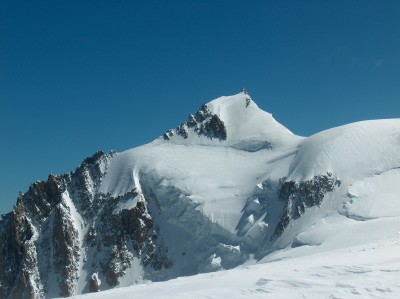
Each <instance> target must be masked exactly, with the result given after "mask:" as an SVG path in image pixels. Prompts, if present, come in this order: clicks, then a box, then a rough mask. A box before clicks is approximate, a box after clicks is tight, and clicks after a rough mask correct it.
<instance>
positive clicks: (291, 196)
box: [272, 172, 340, 238]
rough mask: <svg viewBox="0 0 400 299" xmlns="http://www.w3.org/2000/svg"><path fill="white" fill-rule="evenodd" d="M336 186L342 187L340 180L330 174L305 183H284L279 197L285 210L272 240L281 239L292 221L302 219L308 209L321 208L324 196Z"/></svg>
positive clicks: (315, 177) (318, 176)
mask: <svg viewBox="0 0 400 299" xmlns="http://www.w3.org/2000/svg"><path fill="white" fill-rule="evenodd" d="M335 186H340V180H335V179H334V178H333V176H332V173H330V172H328V173H326V174H324V175H317V176H314V178H312V179H311V180H307V181H303V182H293V181H282V184H281V187H280V189H279V191H278V197H279V199H280V200H281V201H282V202H283V203H284V204H285V208H284V211H283V213H282V215H281V217H280V220H279V222H278V224H277V226H276V228H275V231H274V234H273V236H272V238H277V237H279V236H280V235H281V234H282V232H283V231H284V230H285V228H286V227H287V225H288V224H289V222H290V220H291V219H298V218H299V217H301V215H302V214H303V213H304V212H305V211H306V209H307V208H311V207H313V206H320V204H321V203H322V200H323V199H324V196H325V195H326V194H327V193H328V192H332V191H333V190H334V189H335Z"/></svg>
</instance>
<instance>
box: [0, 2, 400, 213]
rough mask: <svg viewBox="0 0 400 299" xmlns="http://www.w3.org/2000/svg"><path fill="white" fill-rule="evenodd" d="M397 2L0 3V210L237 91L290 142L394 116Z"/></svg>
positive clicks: (399, 36)
mask: <svg viewBox="0 0 400 299" xmlns="http://www.w3.org/2000/svg"><path fill="white" fill-rule="evenodd" d="M399 16H400V1H397V0H393V1H378V0H376V1H369V0H365V1H364V0H354V1H341V0H338V1H321V0H318V1H297V0H293V1H267V0H260V1H232V0H230V1H215V0H202V1H185V0H181V1H151V0H150V1H144V0H143V1H82V0H80V1H19V0H2V1H1V4H0V30H1V31H0V34H1V39H0V40H1V44H0V46H1V48H0V59H1V60H0V72H1V73H0V76H1V77H0V100H1V104H0V105H1V106H0V118H1V120H0V122H1V123H0V124H1V131H0V133H1V135H0V137H1V140H0V142H1V144H0V163H1V164H0V167H1V168H0V171H1V173H0V213H4V212H7V211H10V210H11V208H12V205H13V204H14V203H15V201H16V197H17V194H18V191H23V192H24V191H26V190H27V189H28V186H29V184H30V183H32V182H33V181H35V180H42V179H46V178H47V175H48V174H49V173H64V172H69V171H70V170H73V169H75V167H76V166H77V165H78V164H79V163H80V162H81V161H82V160H83V159H84V158H85V157H87V156H90V155H91V154H93V153H94V152H95V151H97V150H100V149H102V150H104V151H106V152H108V151H109V150H111V149H115V150H117V151H124V150H126V149H129V148H132V147H135V146H138V145H141V144H144V143H147V142H149V141H151V140H152V139H153V138H155V137H157V136H159V135H161V134H162V133H163V132H164V131H166V130H167V129H169V128H172V127H175V126H177V125H178V124H180V123H181V122H182V121H184V120H185V119H186V117H187V115H188V114H189V113H190V112H195V111H196V110H197V108H198V107H199V106H200V105H201V104H203V103H205V102H208V101H210V100H212V99H214V98H216V97H219V96H221V95H230V94H235V93H237V92H238V91H239V90H240V89H241V88H242V87H246V88H247V89H248V90H249V92H250V94H251V96H252V97H253V99H254V100H255V101H256V103H257V104H258V105H259V106H260V107H261V108H262V109H264V110H267V111H269V112H271V113H272V114H273V115H274V117H275V118H276V119H277V120H278V121H279V122H281V123H282V124H284V125H285V126H286V127H288V128H289V129H290V130H292V131H293V132H294V133H296V134H299V135H304V136H308V135H311V134H313V133H316V132H318V131H321V130H324V129H328V128H331V127H334V126H338V125H342V124H345V123H349V122H354V121H358V120H365V119H377V118H398V117H400V17H399Z"/></svg>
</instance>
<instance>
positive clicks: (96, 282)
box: [89, 273, 101, 293]
mask: <svg viewBox="0 0 400 299" xmlns="http://www.w3.org/2000/svg"><path fill="white" fill-rule="evenodd" d="M100 284H101V281H100V279H99V276H98V275H97V273H94V274H93V275H92V277H90V280H89V291H90V292H91V293H95V292H99V291H100Z"/></svg>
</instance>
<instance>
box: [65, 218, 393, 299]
mask: <svg viewBox="0 0 400 299" xmlns="http://www.w3.org/2000/svg"><path fill="white" fill-rule="evenodd" d="M390 222H391V223H392V224H395V223H397V225H395V226H393V228H392V230H391V231H392V232H391V233H390V234H388V235H385V236H383V237H382V238H380V239H378V240H376V241H374V242H370V243H367V244H364V245H359V246H354V247H349V248H342V249H337V250H332V251H327V252H323V253H316V254H312V255H307V256H302V257H293V258H284V257H282V258H281V259H277V260H274V261H271V262H267V263H261V264H256V265H244V266H241V267H239V268H236V269H233V270H227V271H220V272H214V273H207V274H199V275H196V276H190V277H181V278H177V279H174V280H170V281H166V282H158V283H151V282H149V283H147V284H141V285H136V286H131V287H125V288H117V289H113V290H109V291H104V292H100V293H94V294H87V295H81V296H76V297H72V298H76V299H94V298H99V299H112V298H118V299H128V298H135V299H139V298H146V299H148V298H152V299H155V298H168V299H174V298H175V299H183V298H400V279H399V278H400V257H399V252H400V227H399V221H390ZM354 233H357V232H354ZM348 235H350V234H348Z"/></svg>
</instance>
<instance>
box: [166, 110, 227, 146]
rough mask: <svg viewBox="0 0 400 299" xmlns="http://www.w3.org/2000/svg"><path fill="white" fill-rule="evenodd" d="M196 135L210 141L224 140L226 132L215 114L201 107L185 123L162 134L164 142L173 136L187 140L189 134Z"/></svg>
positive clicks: (222, 123)
mask: <svg viewBox="0 0 400 299" xmlns="http://www.w3.org/2000/svg"><path fill="white" fill-rule="evenodd" d="M193 132H195V133H197V135H198V136H206V137H207V138H210V139H218V140H220V141H222V140H226V138H227V137H228V136H227V131H226V127H225V124H224V122H223V121H222V120H221V119H220V118H219V117H218V115H216V114H212V112H211V111H210V110H209V109H208V107H207V105H203V106H201V107H200V109H199V110H198V111H197V112H196V114H195V115H193V114H190V115H189V117H188V119H187V121H186V122H184V123H182V124H181V125H179V126H178V127H177V128H176V129H174V130H168V131H167V132H165V133H164V135H163V137H164V139H165V140H169V139H170V138H171V137H172V136H174V135H179V136H181V137H183V138H185V139H186V138H188V137H189V134H190V133H193Z"/></svg>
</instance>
